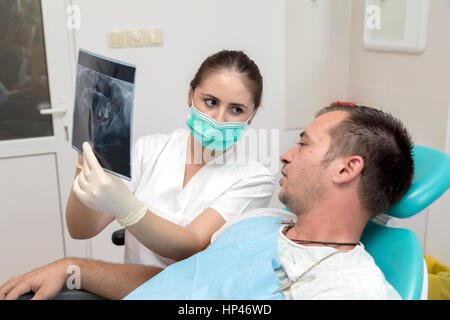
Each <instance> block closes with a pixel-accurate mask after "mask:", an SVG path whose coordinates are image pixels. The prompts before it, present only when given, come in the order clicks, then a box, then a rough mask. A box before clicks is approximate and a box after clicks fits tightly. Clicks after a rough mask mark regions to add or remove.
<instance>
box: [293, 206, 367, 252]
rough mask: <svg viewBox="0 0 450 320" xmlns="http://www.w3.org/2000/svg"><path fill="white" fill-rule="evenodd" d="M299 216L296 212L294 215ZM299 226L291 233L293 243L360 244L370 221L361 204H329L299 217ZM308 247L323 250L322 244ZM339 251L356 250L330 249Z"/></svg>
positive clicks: (295, 226)
mask: <svg viewBox="0 0 450 320" xmlns="http://www.w3.org/2000/svg"><path fill="white" fill-rule="evenodd" d="M294 213H295V211H294ZM296 215H297V223H296V224H295V225H294V226H293V227H292V228H291V229H290V230H289V231H288V233H287V234H286V236H287V237H288V238H289V239H297V240H307V241H320V242H335V243H358V242H359V240H360V238H361V234H362V231H363V230H364V227H365V225H366V224H367V221H368V218H367V215H366V213H365V212H364V211H363V210H362V208H361V206H360V204H359V201H356V202H355V201H352V202H351V203H349V202H345V201H342V199H340V201H328V202H327V203H325V202H322V203H321V204H319V205H317V206H316V207H315V208H314V209H313V210H310V211H308V212H304V213H300V214H298V213H296ZM305 246H323V245H322V244H305ZM328 246H330V247H333V248H336V249H338V250H343V251H347V250H351V249H353V248H354V246H348V245H342V246H341V245H328Z"/></svg>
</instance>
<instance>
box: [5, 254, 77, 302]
mask: <svg viewBox="0 0 450 320" xmlns="http://www.w3.org/2000/svg"><path fill="white" fill-rule="evenodd" d="M69 265H70V262H69V260H67V259H63V260H58V261H55V262H53V263H50V264H48V265H46V266H43V267H41V268H38V269H36V270H33V271H31V272H28V273H26V274H24V275H22V276H18V277H14V278H12V279H11V280H9V281H8V282H6V283H5V284H3V285H2V286H1V287H0V300H16V299H18V298H19V297H20V296H21V295H23V294H26V293H28V292H30V291H33V292H34V293H35V295H34V297H33V298H32V300H44V299H52V298H54V297H55V296H56V295H57V294H58V293H59V292H60V291H61V289H62V287H63V286H64V284H65V282H66V279H67V278H68V276H69V274H68V273H67V268H68V266H69Z"/></svg>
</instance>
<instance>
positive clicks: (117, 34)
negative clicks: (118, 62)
mask: <svg viewBox="0 0 450 320" xmlns="http://www.w3.org/2000/svg"><path fill="white" fill-rule="evenodd" d="M108 43H109V47H110V48H124V47H126V46H127V41H126V33H125V32H124V31H123V30H116V29H114V30H109V31H108Z"/></svg>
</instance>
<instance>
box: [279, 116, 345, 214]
mask: <svg viewBox="0 0 450 320" xmlns="http://www.w3.org/2000/svg"><path fill="white" fill-rule="evenodd" d="M346 117H347V114H346V113H345V112H343V111H333V112H329V113H326V114H323V115H321V116H320V117H318V118H316V119H315V120H314V121H313V122H312V123H311V124H310V125H309V126H308V127H307V128H306V129H305V130H304V131H303V132H302V133H301V137H300V141H299V143H298V144H297V145H296V146H295V147H293V148H292V149H291V150H289V151H288V152H286V153H285V154H283V155H282V156H281V157H280V160H281V162H282V163H283V168H282V169H281V172H282V174H283V177H282V178H281V180H280V186H281V191H280V193H279V194H278V198H279V199H280V201H281V202H282V203H284V204H285V205H286V207H287V208H288V209H289V210H291V211H292V212H294V213H296V214H297V215H299V214H303V213H307V212H311V211H312V210H313V209H314V207H315V206H316V205H317V204H318V203H319V202H320V201H321V199H322V197H323V196H325V195H326V191H327V188H328V187H329V185H330V183H331V176H332V174H333V172H331V169H329V168H330V166H327V167H324V166H323V165H322V164H321V162H322V160H323V159H324V156H325V155H326V153H327V151H328V148H329V145H330V140H331V139H330V135H329V134H328V130H329V129H330V128H331V127H333V126H334V125H336V124H338V123H339V122H340V121H342V120H343V119H344V118H346Z"/></svg>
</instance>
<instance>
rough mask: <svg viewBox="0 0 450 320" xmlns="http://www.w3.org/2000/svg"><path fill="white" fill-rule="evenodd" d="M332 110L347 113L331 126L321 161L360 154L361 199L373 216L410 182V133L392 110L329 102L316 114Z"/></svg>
mask: <svg viewBox="0 0 450 320" xmlns="http://www.w3.org/2000/svg"><path fill="white" fill-rule="evenodd" d="M331 111H345V112H347V113H348V114H349V116H348V118H345V119H344V120H342V121H341V122H340V123H339V124H337V125H335V126H334V127H333V128H331V129H330V131H329V134H330V136H331V142H330V147H329V149H328V152H327V154H326V155H325V158H324V160H323V164H324V165H328V164H329V163H330V162H331V161H332V160H334V159H336V158H337V157H341V156H351V155H359V156H361V157H362V158H363V159H364V169H363V170H362V173H361V184H360V186H359V197H360V200H361V203H362V205H363V206H364V208H365V209H366V210H368V211H369V212H370V214H371V215H372V216H371V217H372V218H373V217H375V216H376V215H378V214H381V213H384V212H386V211H387V210H389V209H390V208H391V207H392V206H393V205H394V204H395V203H397V202H398V201H399V200H400V199H401V198H402V197H403V195H404V194H405V193H406V192H407V191H408V189H409V188H410V186H411V182H412V179H413V174H414V161H413V157H412V147H413V142H412V139H411V136H410V134H409V133H408V131H407V130H406V128H405V126H404V125H403V124H402V123H401V122H400V120H398V119H396V118H395V117H393V116H392V115H391V114H389V113H386V112H383V111H381V110H378V109H374V108H369V107H365V106H347V105H334V106H329V107H325V108H323V109H322V110H320V111H319V112H318V113H317V115H316V117H318V116H320V115H322V114H324V113H327V112H331Z"/></svg>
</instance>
